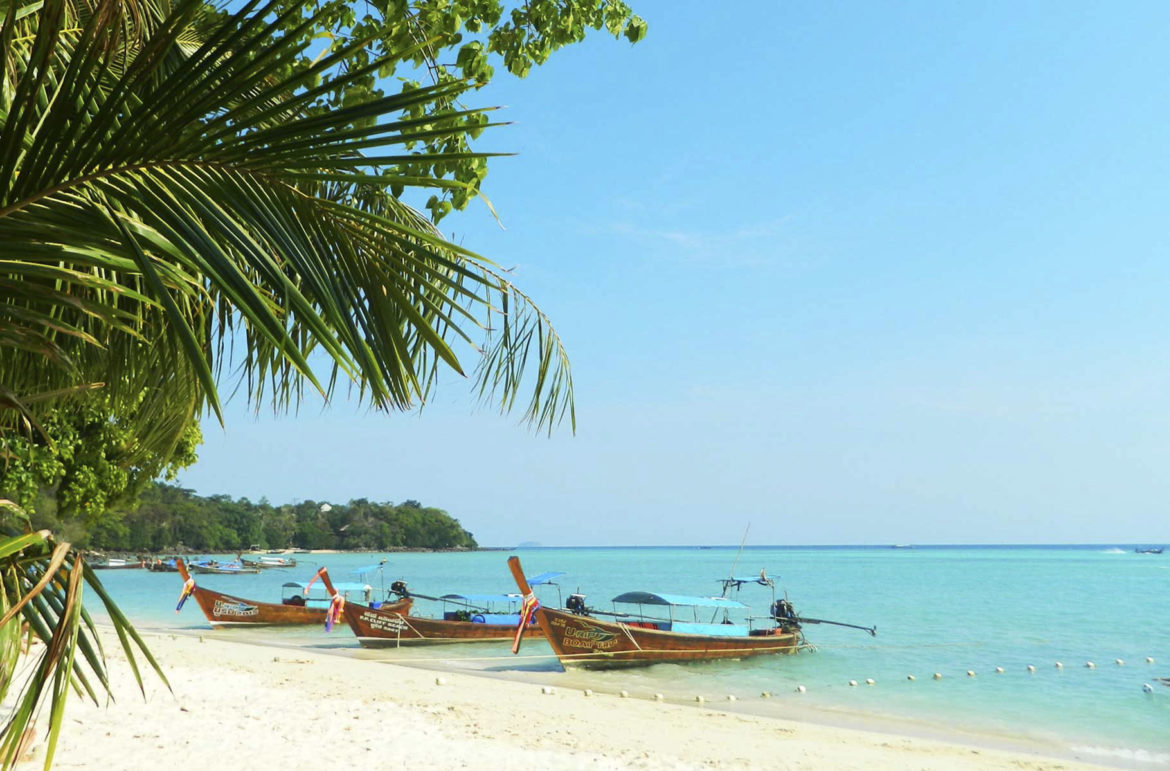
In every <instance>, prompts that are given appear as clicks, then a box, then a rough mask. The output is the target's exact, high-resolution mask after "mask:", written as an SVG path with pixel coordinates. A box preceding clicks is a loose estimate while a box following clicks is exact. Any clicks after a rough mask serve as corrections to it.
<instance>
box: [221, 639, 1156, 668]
mask: <svg viewBox="0 0 1170 771" xmlns="http://www.w3.org/2000/svg"><path fill="white" fill-rule="evenodd" d="M199 642H203V638H202V637H200V638H199ZM1146 663H1147V664H1153V663H1154V657H1153V656H1146Z"/></svg>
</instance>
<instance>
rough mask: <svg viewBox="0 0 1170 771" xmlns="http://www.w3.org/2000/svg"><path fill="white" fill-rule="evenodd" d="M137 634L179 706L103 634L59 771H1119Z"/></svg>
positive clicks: (941, 734)
mask: <svg viewBox="0 0 1170 771" xmlns="http://www.w3.org/2000/svg"><path fill="white" fill-rule="evenodd" d="M139 631H140V633H141V634H142V636H143V638H144V640H145V641H146V643H147V646H148V647H149V648H150V650H151V651H152V653H154V655H155V657H156V658H157V659H158V661H159V663H160V665H161V666H162V668H163V671H164V673H165V674H166V675H167V678H168V679H169V680H170V682H171V686H172V689H173V696H172V694H171V693H168V691H167V689H166V687H165V686H164V685H163V684H162V683H161V682H160V681H159V680H158V677H157V676H156V675H155V674H154V673H153V672H150V671H148V672H145V673H144V675H143V677H144V684H145V692H146V698H145V700H144V699H143V696H142V695H141V694H140V693H139V692H138V690H137V687H136V686H135V684H134V682H133V680H132V678H131V676H130V673H129V669H128V667H127V665H126V662H125V658H124V656H123V654H122V651H121V649H120V647H118V646H117V643H116V642H115V641H114V640H112V639H111V638H110V636H109V634H108V630H106V629H104V628H103V629H102V634H103V637H104V639H103V644H105V645H106V651H107V654H108V656H109V666H110V669H111V682H112V685H113V690H114V697H115V699H116V703H114V704H112V705H111V706H110V707H109V708H108V709H106V708H104V707H94V706H93V705H90V704H85V703H83V702H81V701H80V700H78V699H77V698H76V697H73V698H71V703H70V705H69V708H68V710H67V711H66V714H65V729H64V730H63V733H62V737H61V741H60V744H59V747H58V751H57V755H56V759H55V764H54V765H55V766H56V767H57V768H73V769H91V768H92V769H97V768H102V769H105V768H110V767H113V766H116V767H119V768H124V769H127V771H132V769H138V768H141V769H144V770H145V769H154V768H155V767H157V766H158V765H159V764H160V763H162V764H165V763H173V762H174V759H175V753H176V752H178V754H179V755H180V756H183V757H189V756H190V754H191V753H196V754H201V753H203V752H215V753H216V756H217V757H221V758H222V757H237V758H239V759H241V760H247V759H249V758H251V759H255V758H260V757H269V756H271V757H272V758H273V759H275V760H279V762H280V765H281V767H282V768H286V769H299V768H304V769H310V768H313V769H319V768H322V767H325V768H331V767H337V768H340V767H343V766H348V765H353V764H357V763H368V762H369V761H370V760H384V759H385V758H383V757H382V753H383V752H384V751H386V750H387V748H389V747H391V746H392V747H393V748H394V751H395V753H396V754H395V755H394V761H395V765H401V766H406V765H407V764H409V765H411V766H417V767H422V768H436V769H437V768H451V767H456V766H460V765H463V766H467V767H473V768H474V767H483V766H486V765H489V764H492V765H494V764H495V763H497V762H500V761H506V762H507V764H508V765H509V766H510V767H512V768H531V769H547V768H549V767H553V766H556V767H562V768H614V769H617V768H644V769H667V768H670V769H682V768H711V767H718V768H743V769H751V768H801V769H804V768H808V769H814V768H857V767H862V766H866V767H877V768H890V769H894V768H906V767H919V768H963V769H967V768H969V769H988V768H1028V769H1058V768H1059V769H1088V768H1102V767H1117V766H1115V765H1114V766H1110V765H1105V764H1104V760H1103V759H1101V758H1085V757H1082V756H1079V755H1077V754H1076V753H1063V752H1058V749H1059V748H1057V747H1047V746H1044V745H1042V744H1040V743H1037V742H1032V741H1029V740H1027V739H1026V738H1022V737H1021V738H1020V739H1019V740H1018V741H1016V740H1013V739H1012V738H1010V737H998V736H988V735H982V734H970V735H965V734H963V733H962V732H959V731H954V730H951V729H949V727H938V726H930V725H927V724H921V725H917V724H910V723H908V722H906V721H894V720H886V719H883V718H881V717H878V716H873V715H867V714H865V713H851V712H847V711H840V712H838V711H835V710H808V711H804V712H801V714H799V715H786V716H784V717H775V716H771V715H769V716H761V715H758V714H753V713H752V712H751V711H750V710H745V709H743V706H744V704H743V703H742V702H740V703H738V704H736V703H722V702H714V701H708V702H706V703H691V704H685V703H680V702H677V701H668V702H656V701H654V700H653V699H652V698H651V695H650V694H631V695H630V697H629V698H623V697H621V696H620V695H619V694H609V693H603V692H600V691H598V692H592V693H589V692H588V691H587V690H585V689H583V688H580V687H578V686H577V685H563V686H562V685H560V684H558V685H551V686H550V685H547V684H546V685H542V684H541V681H542V680H545V681H548V680H557V679H558V678H555V677H554V678H547V677H544V675H547V674H551V673H545V672H527V673H525V676H524V677H522V678H515V677H506V676H502V675H498V674H493V673H490V672H488V673H484V672H467V671H463V670H455V671H453V670H451V669H450V668H449V667H447V668H443V667H439V666H437V665H438V663H439V661H440V660H436V661H435V664H433V665H429V666H428V665H426V664H419V663H412V664H402V663H395V662H391V661H386V660H384V659H378V658H376V657H375V656H370V655H362V654H363V653H365V654H369V653H371V652H369V651H365V649H349V648H346V649H344V650H345V651H346V653H340V650H343V649H332V650H331V649H314V648H303V647H297V646H294V645H289V646H282V645H279V644H276V645H273V644H268V643H264V642H261V641H257V640H239V639H236V640H233V639H231V638H230V637H229V636H228V634H230V633H227V634H225V632H223V631H212V630H207V631H206V632H198V631H191V632H187V631H166V630H158V629H140V630H139ZM351 653H353V654H356V655H351ZM374 653H376V652H374ZM555 674H558V675H559V674H561V673H559V672H558V673H555ZM587 693H588V694H589V695H587ZM130 747H133V751H132V755H133V756H132V757H129V758H125V759H121V758H120V759H119V761H118V762H116V763H114V764H113V766H111V758H115V757H118V755H117V752H118V751H119V748H121V751H123V752H124V751H126V749H127V748H130ZM400 747H401V748H400ZM111 753H114V754H111ZM371 753H374V754H371ZM38 757H39V758H40V759H41V760H43V755H40V756H38ZM127 763H129V764H127ZM29 767H30V768H31V767H32V766H29ZM1123 767H1124V766H1123ZM1131 767H1151V766H1150V764H1148V763H1146V764H1135V765H1133V766H1131Z"/></svg>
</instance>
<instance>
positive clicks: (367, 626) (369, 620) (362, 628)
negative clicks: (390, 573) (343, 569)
mask: <svg viewBox="0 0 1170 771" xmlns="http://www.w3.org/2000/svg"><path fill="white" fill-rule="evenodd" d="M561 575H563V573H544V574H542V575H540V576H534V577H533V578H532V579H531V582H530V583H532V584H533V585H541V584H549V585H553V579H555V578H556V577H558V576H561ZM321 578H322V580H324V581H325V588H326V590H327V591H328V592H329V593H330V594H333V595H336V594H337V593H338V591H337V588H336V587H335V586H334V584H333V582H332V581H331V580H330V578H329V571H327V570H325V569H324V568H322V570H321ZM390 590H391V591H392V592H394V593H395V594H396V595H398V596H400V597H402V598H403V599H404V600H412V599H415V598H419V599H425V600H434V601H437V602H441V603H443V604H444V613H443V617H442V618H425V617H422V616H412V615H410V614H409V612H408V611H407V610H401V609H399V608H392V607H389V606H386V605H383V606H382V607H380V608H372V607H361V606H357V605H354V604H353V603H349V602H347V603H345V604H344V605H343V607H342V616H343V617H344V618H345V621H346V623H348V624H349V627H350V629H352V630H353V633H354V635H355V636H356V637H357V639H358V642H359V643H360V644H361V645H362V646H363V647H366V648H387V647H399V646H402V645H427V644H431V645H437V644H443V643H468V642H490V641H499V640H510V639H512V637H513V636H514V635H515V634H516V627H517V625H518V624H519V622H520V613H519V612H518V611H517V610H516V608H517V606H519V605H520V603H521V601H522V599H523V598H522V597H521V596H520V595H518V594H499V595H496V594H446V595H443V596H442V597H428V596H426V595H420V594H414V593H411V592H410V591H409V590H408V589H407V587H406V583H405V582H403V581H395V582H393V583H392V584H391V585H390ZM501 605H502V606H503V607H504V608H507V612H492V611H500V610H503V608H501V607H499V606H501ZM448 606H453V607H457V608H459V609H458V610H447V607H448ZM529 623H530V624H532V623H533V622H532V620H531V619H529ZM530 632H531V633H532V634H537V635H539V634H540V633H541V632H540V629H539V628H537V627H536V626H535V625H533V627H532V629H531V630H530Z"/></svg>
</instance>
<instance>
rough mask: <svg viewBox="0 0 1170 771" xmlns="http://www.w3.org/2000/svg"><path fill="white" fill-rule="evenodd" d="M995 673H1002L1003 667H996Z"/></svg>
mask: <svg viewBox="0 0 1170 771" xmlns="http://www.w3.org/2000/svg"><path fill="white" fill-rule="evenodd" d="M995 673H996V674H997V675H1002V674H1003V667H996V668H995Z"/></svg>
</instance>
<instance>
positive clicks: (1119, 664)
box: [1116, 659, 1125, 667]
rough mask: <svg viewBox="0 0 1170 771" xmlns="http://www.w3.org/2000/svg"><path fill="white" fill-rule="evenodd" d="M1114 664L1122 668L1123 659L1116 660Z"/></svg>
mask: <svg viewBox="0 0 1170 771" xmlns="http://www.w3.org/2000/svg"><path fill="white" fill-rule="evenodd" d="M1116 663H1117V666H1119V667H1124V666H1125V659H1117V662H1116Z"/></svg>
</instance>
